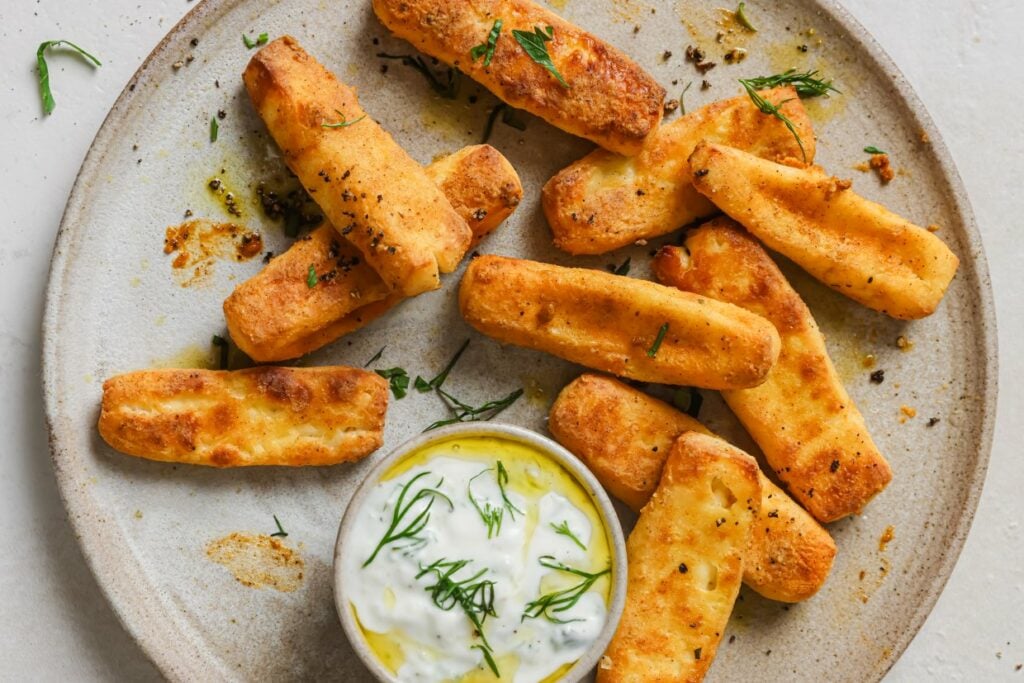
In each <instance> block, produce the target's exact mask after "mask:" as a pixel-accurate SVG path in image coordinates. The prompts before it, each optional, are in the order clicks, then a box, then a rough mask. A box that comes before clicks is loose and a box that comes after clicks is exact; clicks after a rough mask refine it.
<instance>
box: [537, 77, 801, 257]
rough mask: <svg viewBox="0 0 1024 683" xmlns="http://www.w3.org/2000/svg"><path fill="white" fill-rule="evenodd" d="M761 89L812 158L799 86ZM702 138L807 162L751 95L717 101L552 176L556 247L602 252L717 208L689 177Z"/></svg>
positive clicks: (546, 202) (547, 206) (548, 194)
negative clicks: (636, 147) (619, 150)
mask: <svg viewBox="0 0 1024 683" xmlns="http://www.w3.org/2000/svg"><path fill="white" fill-rule="evenodd" d="M760 94H761V96H762V97H764V98H765V100H767V101H769V102H771V103H773V104H775V105H779V110H780V111H781V112H782V113H783V114H784V115H785V116H787V117H789V119H790V120H791V121H792V122H793V125H794V127H795V128H796V131H797V133H798V134H799V135H800V138H801V140H803V141H804V147H806V149H807V159H808V160H812V159H814V151H815V140H814V130H813V128H812V127H811V120H810V118H808V116H807V112H806V111H805V110H804V106H803V104H802V103H801V101H800V98H799V97H797V96H796V92H795V91H794V90H793V89H792V88H791V87H785V88H775V89H772V90H765V91H762V92H761V93H760ZM780 103H781V104H780ZM701 140H711V141H713V142H720V143H722V144H726V145H731V146H733V147H737V148H739V149H744V150H746V151H748V152H750V153H751V154H755V155H757V156H759V157H763V158H765V159H771V160H772V161H778V162H783V163H788V164H794V165H803V164H804V162H803V157H802V155H801V153H800V147H799V146H798V145H797V142H796V139H795V138H794V137H793V133H791V132H790V131H789V129H788V128H786V126H785V125H784V124H783V123H782V122H781V121H779V120H778V119H777V118H775V117H774V116H765V115H764V114H762V113H761V111H760V110H759V109H758V108H757V107H755V106H754V103H753V102H751V101H750V98H749V97H747V96H746V95H743V96H742V97H734V98H732V99H728V100H720V101H718V102H713V103H711V104H709V105H707V106H705V107H701V108H700V109H697V110H696V111H693V112H690V113H689V114H687V115H685V116H683V117H681V118H679V119H677V120H675V121H673V122H672V123H668V124H666V125H664V126H662V127H661V128H660V129H659V130H658V131H657V132H656V133H655V134H654V135H652V136H651V138H650V139H649V140H648V141H647V144H645V145H644V148H643V149H642V150H640V153H639V154H637V155H636V156H634V157H632V158H629V157H623V156H621V155H619V154H615V153H613V152H609V151H606V150H603V149H599V150H595V151H593V152H591V153H590V154H588V155H587V156H585V157H583V158H582V159H580V160H579V161H577V162H575V163H573V164H571V165H569V166H566V167H565V168H564V169H562V170H561V171H559V172H558V173H557V174H555V175H554V176H552V178H551V179H550V180H548V182H547V183H546V184H545V185H544V193H543V195H542V203H543V206H544V215H545V216H547V219H548V223H549V224H550V225H551V231H552V233H553V234H554V238H555V246H556V247H558V248H559V249H562V250H564V251H567V252H569V253H570V254H603V253H605V252H608V251H611V250H613V249H618V248H620V247H624V246H626V245H629V244H633V243H634V242H636V241H637V240H641V239H651V238H653V237H658V236H659V235H664V234H667V233H670V232H672V231H674V230H677V229H679V228H680V227H681V226H683V225H686V224H688V223H692V222H693V221H695V220H697V219H699V218H704V217H707V216H710V215H712V214H714V213H716V212H717V209H716V208H715V206H714V204H712V203H711V202H710V201H709V200H708V199H706V198H705V197H704V196H703V195H702V194H700V193H699V192H697V190H696V189H695V188H694V187H693V183H692V182H691V181H690V170H689V165H688V163H687V158H688V157H689V156H690V154H691V153H692V152H693V149H694V147H696V146H697V143H698V142H700V141H701Z"/></svg>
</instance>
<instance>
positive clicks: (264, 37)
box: [242, 33, 270, 50]
mask: <svg viewBox="0 0 1024 683" xmlns="http://www.w3.org/2000/svg"><path fill="white" fill-rule="evenodd" d="M268 42H270V34H269V33H261V34H259V36H257V38H256V40H253V39H252V38H250V37H249V36H248V35H246V34H244V33H243V34H242V43H243V44H244V45H245V47H246V48H247V49H249V50H251V49H253V48H254V47H256V46H257V45H266V44H267V43H268Z"/></svg>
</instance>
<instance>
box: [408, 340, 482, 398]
mask: <svg viewBox="0 0 1024 683" xmlns="http://www.w3.org/2000/svg"><path fill="white" fill-rule="evenodd" d="M467 346H469V340H468V339H467V340H466V341H464V342H463V343H462V346H460V347H459V350H458V351H456V352H455V355H454V356H452V359H451V360H450V361H448V365H446V366H444V370H442V371H441V372H440V373H438V375H437V377H435V378H434V379H432V380H430V381H429V382H428V381H427V380H425V379H423V378H422V377H420V376H418V375H417V376H416V382H415V384H414V386H415V387H416V390H417V391H419V392H420V393H421V394H423V393H426V392H428V391H430V390H431V389H440V388H441V386H442V385H444V383H445V380H447V379H448V373H450V372H451V371H452V368H454V367H455V364H456V363H458V362H459V358H461V357H462V354H463V353H465V351H466V347H467Z"/></svg>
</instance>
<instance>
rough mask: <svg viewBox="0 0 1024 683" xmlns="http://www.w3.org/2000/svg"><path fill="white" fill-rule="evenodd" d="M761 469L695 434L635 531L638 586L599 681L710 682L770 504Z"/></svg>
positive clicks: (633, 570)
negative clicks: (758, 525)
mask: <svg viewBox="0 0 1024 683" xmlns="http://www.w3.org/2000/svg"><path fill="white" fill-rule="evenodd" d="M757 472H758V470H757V464H756V463H755V462H754V460H753V458H751V457H750V456H749V455H747V454H746V453H743V452H742V451H740V450H738V449H735V448H732V447H731V446H729V445H728V444H726V443H725V442H724V441H722V440H721V439H717V438H715V437H712V436H706V435H704V434H697V433H695V432H687V433H686V434H683V435H682V436H680V437H679V439H677V440H676V442H675V444H674V445H673V446H672V450H671V452H670V454H669V457H668V461H667V462H666V463H665V471H664V473H663V474H662V477H661V482H660V483H659V484H658V488H657V490H656V491H655V492H654V495H653V496H652V497H651V500H650V502H648V503H647V505H645V506H644V508H643V510H641V512H640V518H639V520H637V523H636V527H634V528H633V532H632V533H631V534H630V535H629V540H628V542H627V543H626V551H627V553H628V556H629V585H628V588H627V593H626V609H625V611H624V612H623V614H622V620H621V621H620V622H619V628H618V630H617V631H616V633H615V636H614V637H613V638H612V642H611V644H610V645H609V646H608V650H607V651H606V652H605V656H604V658H603V659H602V661H601V663H600V664H599V665H598V669H597V681H598V683H634V682H635V683H652V682H654V683H661V682H664V683H669V682H672V683H675V682H677V681H700V680H703V678H704V675H705V673H706V672H707V670H708V667H710V666H711V662H712V660H714V658H715V651H716V650H717V648H718V643H719V641H720V640H721V637H722V633H724V632H725V626H726V623H727V622H728V621H729V615H730V614H731V613H732V608H733V604H734V603H735V601H736V596H737V595H738V593H739V589H740V579H741V576H742V573H743V555H744V552H745V549H746V547H747V545H748V544H749V542H750V532H751V527H752V524H753V520H754V515H755V513H756V512H757V509H758V504H759V501H760V498H761V491H760V487H759V485H758V477H757Z"/></svg>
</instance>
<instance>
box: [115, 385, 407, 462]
mask: <svg viewBox="0 0 1024 683" xmlns="http://www.w3.org/2000/svg"><path fill="white" fill-rule="evenodd" d="M387 392H388V388H387V382H385V381H384V380H383V378H381V377H379V376H378V375H376V374H375V373H372V372H367V371H365V370H358V369H355V368H346V367H318V368H278V367H258V368H250V369H247V370H237V371H233V372H227V371H216V370H178V369H165V370H143V371H140V372H130V373H127V374H123V375H118V376H116V377H111V378H110V379H108V380H107V381H106V382H104V383H103V406H102V410H101V412H100V420H99V431H100V435H101V436H102V437H103V439H104V440H105V441H106V442H107V443H108V444H110V445H111V446H112V447H113V448H115V449H117V450H119V451H121V452H122V453H127V454H129V455H134V456H138V457H140V458H148V459H150V460H162V461H165V462H180V463H186V464H190V465H209V466H211V467H243V466H251V465H289V466H300V465H333V464H335V463H340V462H350V461H352V460H358V459H360V458H362V457H364V456H366V455H368V454H369V453H372V452H373V451H374V450H376V449H377V448H379V447H380V445H381V443H382V441H383V433H384V413H385V411H386V410H387V403H388V393H387Z"/></svg>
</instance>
